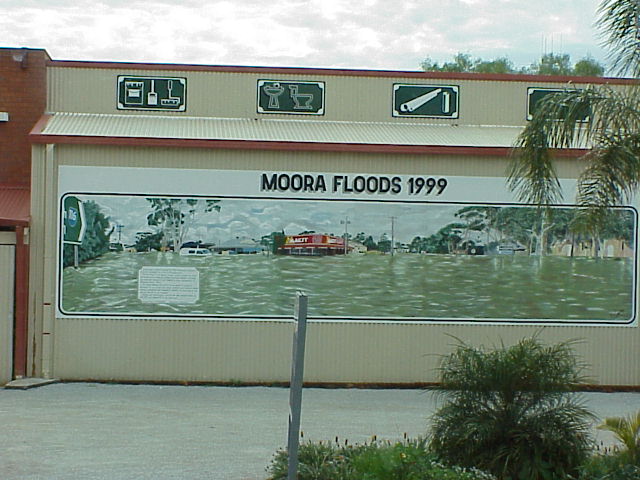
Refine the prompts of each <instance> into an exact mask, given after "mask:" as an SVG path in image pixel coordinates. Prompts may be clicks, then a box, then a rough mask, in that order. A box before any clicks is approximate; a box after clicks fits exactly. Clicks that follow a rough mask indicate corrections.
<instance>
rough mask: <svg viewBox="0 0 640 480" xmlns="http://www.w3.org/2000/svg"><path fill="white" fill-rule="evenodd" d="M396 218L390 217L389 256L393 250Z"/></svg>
mask: <svg viewBox="0 0 640 480" xmlns="http://www.w3.org/2000/svg"><path fill="white" fill-rule="evenodd" d="M396 218H397V217H391V256H393V251H394V250H395V222H396Z"/></svg>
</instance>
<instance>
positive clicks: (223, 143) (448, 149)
mask: <svg viewBox="0 0 640 480" xmlns="http://www.w3.org/2000/svg"><path fill="white" fill-rule="evenodd" d="M41 121H42V120H41ZM38 123H40V122H38ZM44 124H46V122H45V123H44ZM43 128H44V127H43ZM40 131H42V130H39V131H37V132H36V128H34V130H33V131H32V133H31V134H30V135H29V138H30V140H31V142H32V143H34V144H65V145H99V146H135V147H166V148H210V149H221V150H224V149H227V150H277V151H299V152H344V153H394V154H431V155H473V156H493V157H507V156H509V155H510V153H511V151H512V150H513V149H512V148H511V147H477V146H464V145H460V146H452V145H397V144H371V143H328V142H281V141H265V140H218V139H191V138H150V137H101V136H84V135H83V136H80V135H47V134H42V133H39V132H40ZM586 152H587V150H584V149H562V150H557V151H555V154H556V156H558V157H570V158H571V157H580V156H582V155H584V154H585V153H586Z"/></svg>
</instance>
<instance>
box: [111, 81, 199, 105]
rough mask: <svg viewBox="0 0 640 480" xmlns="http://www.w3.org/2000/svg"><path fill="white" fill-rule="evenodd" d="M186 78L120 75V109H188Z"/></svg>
mask: <svg viewBox="0 0 640 480" xmlns="http://www.w3.org/2000/svg"><path fill="white" fill-rule="evenodd" d="M186 92H187V79H186V78H168V77H128V76H124V75H121V76H119V77H118V110H170V111H175V112H184V111H185V110H186Z"/></svg>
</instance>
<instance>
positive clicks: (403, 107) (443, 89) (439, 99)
mask: <svg viewBox="0 0 640 480" xmlns="http://www.w3.org/2000/svg"><path fill="white" fill-rule="evenodd" d="M458 97H459V87H457V86H455V85H405V84H397V83H396V84H394V85H393V116H394V117H423V118H458Z"/></svg>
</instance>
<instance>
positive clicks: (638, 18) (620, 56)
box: [596, 0, 640, 78]
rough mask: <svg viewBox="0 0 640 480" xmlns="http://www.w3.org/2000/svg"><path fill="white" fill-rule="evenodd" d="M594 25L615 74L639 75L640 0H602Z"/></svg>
mask: <svg viewBox="0 0 640 480" xmlns="http://www.w3.org/2000/svg"><path fill="white" fill-rule="evenodd" d="M596 25H597V26H598V27H599V29H600V31H601V32H602V33H601V37H602V38H603V45H604V46H605V47H607V48H609V50H610V54H609V58H610V59H611V61H612V65H613V70H614V72H615V73H616V74H618V75H625V74H630V75H631V76H632V77H635V78H637V77H639V76H640V3H638V1H637V0H603V2H602V4H601V6H600V8H599V9H598V19H597V21H596Z"/></svg>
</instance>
